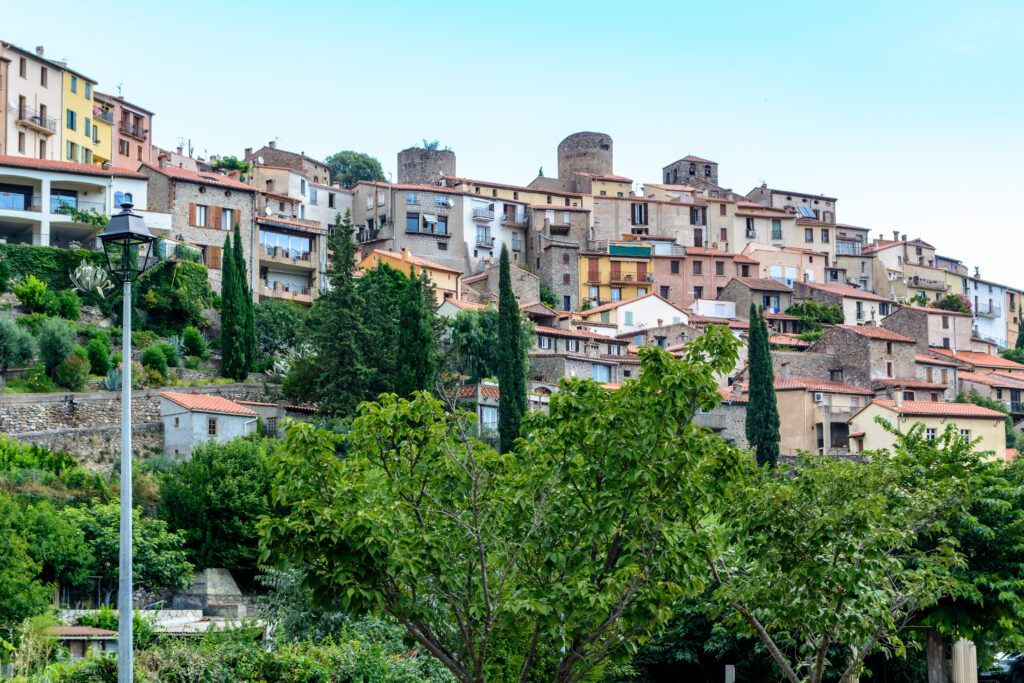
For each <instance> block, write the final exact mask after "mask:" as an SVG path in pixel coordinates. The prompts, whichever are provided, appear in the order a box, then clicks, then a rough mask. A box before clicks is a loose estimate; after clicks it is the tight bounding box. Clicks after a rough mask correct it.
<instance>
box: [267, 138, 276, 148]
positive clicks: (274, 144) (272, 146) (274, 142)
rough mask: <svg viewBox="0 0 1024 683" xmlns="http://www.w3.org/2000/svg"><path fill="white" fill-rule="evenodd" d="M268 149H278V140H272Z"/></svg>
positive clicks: (268, 144)
mask: <svg viewBox="0 0 1024 683" xmlns="http://www.w3.org/2000/svg"><path fill="white" fill-rule="evenodd" d="M267 147H269V148H270V149H277V140H271V141H270V142H268V143H267Z"/></svg>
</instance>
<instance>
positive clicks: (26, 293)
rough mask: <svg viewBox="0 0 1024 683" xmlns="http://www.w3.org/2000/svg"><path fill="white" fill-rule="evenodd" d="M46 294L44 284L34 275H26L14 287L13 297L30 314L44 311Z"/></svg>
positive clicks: (47, 291)
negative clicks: (30, 312)
mask: <svg viewBox="0 0 1024 683" xmlns="http://www.w3.org/2000/svg"><path fill="white" fill-rule="evenodd" d="M48 293H49V290H47V288H46V283H45V282H43V281H42V280H40V279H39V278H37V277H36V276H35V275H28V276H27V277H25V279H24V280H22V281H21V282H19V283H18V284H16V285H15V286H14V296H16V297H18V301H20V302H21V305H22V306H26V307H27V308H28V309H29V310H30V311H32V312H37V311H44V310H46V298H47V297H46V295H47V294H48Z"/></svg>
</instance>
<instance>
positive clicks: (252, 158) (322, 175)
mask: <svg viewBox="0 0 1024 683" xmlns="http://www.w3.org/2000/svg"><path fill="white" fill-rule="evenodd" d="M243 156H244V157H245V158H244V161H248V162H249V163H251V164H254V165H255V164H261V165H264V164H265V165H269V166H283V167H285V168H290V169H292V170H294V171H297V172H299V173H301V174H303V175H304V176H306V178H307V179H308V180H309V181H310V182H312V183H317V184H320V185H329V184H330V182H331V168H330V166H328V165H327V163H326V162H323V161H320V160H319V159H314V158H313V157H309V156H306V153H305V152H289V151H287V150H283V149H280V148H278V146H277V142H276V141H274V140H271V141H270V142H268V143H267V144H266V145H265V146H263V147H260V148H259V149H258V150H256V151H255V152H253V151H252V148H251V147H247V148H246V150H245V154H244V155H243Z"/></svg>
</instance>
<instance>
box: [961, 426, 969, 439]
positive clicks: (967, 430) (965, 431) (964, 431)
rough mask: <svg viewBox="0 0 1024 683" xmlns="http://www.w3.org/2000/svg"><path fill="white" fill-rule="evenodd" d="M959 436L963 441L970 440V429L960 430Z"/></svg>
mask: <svg viewBox="0 0 1024 683" xmlns="http://www.w3.org/2000/svg"><path fill="white" fill-rule="evenodd" d="M960 436H962V437H964V438H965V439H968V440H970V438H971V430H970V429H961V430H960Z"/></svg>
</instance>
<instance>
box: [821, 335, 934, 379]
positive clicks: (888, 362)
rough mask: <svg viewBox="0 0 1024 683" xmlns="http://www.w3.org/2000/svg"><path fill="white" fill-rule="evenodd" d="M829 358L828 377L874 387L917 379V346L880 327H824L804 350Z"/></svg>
mask: <svg viewBox="0 0 1024 683" xmlns="http://www.w3.org/2000/svg"><path fill="white" fill-rule="evenodd" d="M807 352H808V353H823V354H825V356H826V357H829V358H831V359H832V361H831V362H830V363H828V364H827V365H828V371H829V377H828V379H829V380H831V381H834V382H847V383H850V384H855V385H857V386H859V387H864V388H869V389H870V388H873V386H874V384H875V381H876V380H878V379H889V378H906V379H910V378H914V377H916V376H917V366H916V356H917V343H916V342H915V340H913V339H911V338H910V337H905V336H903V335H902V334H899V333H898V332H893V331H892V330H887V329H885V328H883V327H872V326H864V325H835V326H831V327H826V328H825V332H824V334H823V335H822V337H821V339H819V340H818V341H816V342H814V344H813V345H812V346H811V347H810V348H809V349H807Z"/></svg>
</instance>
